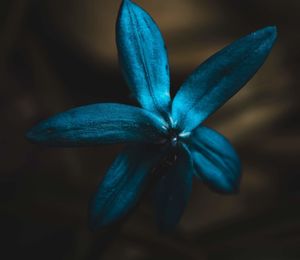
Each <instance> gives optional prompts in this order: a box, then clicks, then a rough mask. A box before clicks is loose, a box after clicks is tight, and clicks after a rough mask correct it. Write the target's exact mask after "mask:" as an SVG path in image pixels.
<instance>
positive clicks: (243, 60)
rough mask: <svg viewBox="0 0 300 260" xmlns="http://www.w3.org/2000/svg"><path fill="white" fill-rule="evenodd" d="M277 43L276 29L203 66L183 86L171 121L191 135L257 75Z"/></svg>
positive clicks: (264, 31) (258, 34) (227, 50)
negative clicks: (190, 132)
mask: <svg viewBox="0 0 300 260" xmlns="http://www.w3.org/2000/svg"><path fill="white" fill-rule="evenodd" d="M275 39H276V28H275V27H266V28H264V29H261V30H259V31H256V32H254V33H251V34H249V35H247V36H245V37H243V38H241V39H239V40H237V41H235V42H234V43H232V44H230V45H229V46H227V47H225V48H224V49H222V50H221V51H219V52H217V53H216V54H215V55H213V56H212V57H211V58H209V59H208V60H206V61H205V62H204V63H203V64H201V65H200V66H199V67H198V68H197V69H196V70H195V71H194V72H193V73H192V74H191V76H190V77H189V78H188V79H187V80H186V81H185V82H184V83H183V85H182V87H181V88H180V90H179V91H178V93H177V95H176V96H175V99H174V102H173V105H172V117H173V120H174V121H175V122H176V123H177V125H178V127H179V128H181V129H182V130H186V131H191V130H193V129H194V128H195V127H197V126H198V125H199V124H200V123H201V122H203V121H204V120H205V119H206V118H207V117H208V116H209V115H210V114H211V113H213V112H214V111H215V110H217V109H218V108H219V107H220V106H221V105H223V104H224V103H225V102H226V101H227V100H228V99H229V98H230V97H231V96H233V95H234V94H235V93H236V92H237V91H238V90H239V89H240V88H241V87H243V86H244V85H245V84H246V83H247V81H248V80H250V78H251V77H252V76H253V75H254V74H255V73H256V71H257V70H258V69H259V68H260V66H261V65H262V64H263V63H264V61H265V59H266V58H267V56H268V54H269V52H270V50H271V48H272V46H273V44H274V42H275Z"/></svg>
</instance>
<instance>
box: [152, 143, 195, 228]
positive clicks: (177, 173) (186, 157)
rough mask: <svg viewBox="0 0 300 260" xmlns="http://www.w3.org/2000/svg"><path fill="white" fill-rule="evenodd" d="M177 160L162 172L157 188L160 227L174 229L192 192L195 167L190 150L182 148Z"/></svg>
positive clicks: (158, 222) (157, 211)
mask: <svg viewBox="0 0 300 260" xmlns="http://www.w3.org/2000/svg"><path fill="white" fill-rule="evenodd" d="M175 156H176V159H175V162H173V165H172V166H171V167H170V168H169V169H168V170H167V171H166V172H161V173H159V174H161V176H159V182H158V184H157V187H156V189H155V193H154V195H155V198H154V199H155V206H156V220H157V224H158V226H159V229H160V230H162V231H172V230H174V228H175V227H176V225H177V223H178V222H179V221H180V218H181V216H182V214H183V212H184V209H185V207H186V205H187V202H188V199H189V197H190V194H191V192H192V180H193V167H192V161H191V158H190V154H189V152H188V151H187V150H186V149H185V148H183V147H182V148H181V149H180V150H179V151H178V153H176V155H175Z"/></svg>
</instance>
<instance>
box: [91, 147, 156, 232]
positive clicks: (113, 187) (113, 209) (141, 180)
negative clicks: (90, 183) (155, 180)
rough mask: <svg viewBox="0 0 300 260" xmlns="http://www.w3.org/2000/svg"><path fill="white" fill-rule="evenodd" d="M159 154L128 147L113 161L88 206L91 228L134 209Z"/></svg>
mask: <svg viewBox="0 0 300 260" xmlns="http://www.w3.org/2000/svg"><path fill="white" fill-rule="evenodd" d="M160 156H161V154H160V153H159V152H158V151H157V150H156V149H153V147H151V146H148V147H145V146H141V145H136V146H133V145H130V146H127V147H126V148H125V149H124V151H123V152H122V153H121V154H120V155H119V156H118V157H117V158H116V159H115V161H114V162H113V164H112V166H111V167H110V169H109V170H108V171H107V173H106V175H105V176H104V179H103V180H102V182H101V183H100V184H99V186H98V188H97V191H96V193H95V195H94V196H93V198H92V200H91V204H90V225H91V227H92V228H93V229H96V228H100V227H103V226H107V225H109V224H111V223H113V222H115V221H117V220H119V219H120V218H121V217H123V216H125V215H126V213H127V212H128V211H129V210H130V209H131V208H133V207H134V206H135V204H136V202H137V199H138V198H139V196H140V194H141V192H142V191H143V188H144V185H145V183H146V180H147V179H148V176H149V173H150V172H151V170H152V169H153V167H154V166H155V165H156V163H157V162H158V160H159V159H160Z"/></svg>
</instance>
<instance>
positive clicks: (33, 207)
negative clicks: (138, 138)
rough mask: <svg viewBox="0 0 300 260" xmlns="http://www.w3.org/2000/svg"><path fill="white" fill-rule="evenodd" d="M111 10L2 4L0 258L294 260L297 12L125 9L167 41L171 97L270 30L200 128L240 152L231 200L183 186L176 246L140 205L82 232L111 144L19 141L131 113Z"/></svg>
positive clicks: (172, 6)
mask: <svg viewBox="0 0 300 260" xmlns="http://www.w3.org/2000/svg"><path fill="white" fill-rule="evenodd" d="M120 2H121V1H120V0H85V1H79V0H43V1H34V0H2V1H1V2H0V77H1V81H0V100H1V102H0V107H1V109H0V115H1V134H0V144H1V146H0V147H1V148H0V149H1V150H0V151H1V161H0V174H1V175H0V178H1V186H0V193H1V196H0V203H1V207H0V233H1V236H2V242H1V246H2V247H3V249H1V251H0V258H1V259H3V260H6V259H20V258H21V257H22V258H23V259H27V258H28V259H57V260H60V259H63V260H69V259H70V260H77V259H78V260H85V259H88V260H93V259H128V260H137V259H143V260H144V259H145V260H146V259H199V260H207V259H208V260H214V259H220V258H221V259H224V260H225V259H231V260H252V259H255V260H260V259H263V260H269V259H270V260H290V259H293V260H294V259H300V170H299V169H300V158H299V155H300V135H299V130H300V121H299V112H300V105H299V94H300V91H299V89H300V88H299V79H300V78H299V71H298V68H299V64H300V57H299V56H300V55H299V54H300V51H299V50H300V48H299V46H300V34H299V25H300V23H299V20H298V19H299V11H300V1H297V0H286V1H284V2H283V1H271V0H243V1H240V0H227V1H218V0H164V1H159V0H152V1H147V0H140V1H138V0H137V1H136V2H137V3H138V4H140V5H141V6H143V7H144V8H145V9H146V10H147V11H148V12H149V13H150V14H151V15H152V16H153V18H154V19H155V21H156V22H157V23H158V24H159V26H160V28H161V31H162V33H163V35H164V37H165V40H166V44H167V47H168V51H169V59H170V67H171V75H172V76H171V77H172V78H171V80H172V91H173V94H174V93H175V91H176V90H177V89H178V87H179V86H180V84H181V83H182V81H183V80H184V79H185V78H186V76H187V75H188V74H189V73H190V72H191V71H192V70H193V69H194V68H195V67H196V66H197V65H198V64H199V63H201V62H202V61H204V60H205V59H206V58H207V57H209V56H210V55H212V54H213V53H214V52H216V51H217V50H219V49H220V48H222V47H224V46H225V45H226V44H228V43H230V42H232V41H233V40H235V39H237V38H239V37H241V36H243V35H246V34H248V33H250V32H252V31H255V30H257V29H259V28H262V27H264V26H268V25H277V26H278V31H279V32H278V35H279V39H278V42H277V44H276V46H275V48H274V49H273V51H272V53H271V55H270V57H269V58H268V60H267V62H266V63H265V65H264V66H263V67H262V69H261V70H260V71H259V73H257V75H256V76H255V77H254V78H253V79H252V80H251V82H249V83H248V84H247V86H246V87H245V88H244V89H243V90H242V91H240V92H239V93H238V94H237V95H236V96H235V97H234V98H232V99H231V100H230V102H228V103H227V104H226V105H225V106H224V107H222V108H221V109H220V110H219V111H218V112H217V113H215V114H214V115H213V116H212V117H211V118H210V119H209V120H208V121H207V122H206V124H207V125H209V126H211V127H214V128H215V129H217V130H218V131H220V132H221V133H223V134H224V135H225V136H227V137H228V138H229V139H230V140H231V141H232V143H233V144H234V146H235V147H236V149H237V150H238V152H239V155H240V157H241V160H242V163H243V179H242V183H241V191H240V193H239V194H238V195H234V196H222V195H218V194H215V193H213V192H211V191H210V190H208V189H207V188H206V187H205V186H204V185H202V184H201V183H199V182H197V181H195V183H194V186H193V194H192V197H191V200H190V203H189V205H188V208H187V209H186V212H185V214H184V217H183V219H182V221H181V223H180V225H179V226H178V228H177V230H176V232H175V233H174V234H171V235H162V234H159V233H158V232H157V229H156V227H155V223H154V218H153V211H152V206H151V204H150V203H149V200H148V199H147V198H143V199H142V200H141V202H140V204H139V205H138V208H137V209H136V210H135V211H134V213H133V214H132V215H131V216H130V217H128V218H127V219H125V220H124V221H122V223H121V224H120V225H116V227H113V228H110V229H109V230H104V231H100V232H96V233H92V232H91V231H90V230H89V229H88V226H87V208H88V201H89V198H90V195H91V194H92V193H93V192H94V191H95V188H96V185H97V184H98V182H99V181H100V180H101V178H102V177H103V175H104V173H105V170H106V169H107V167H108V166H109V165H110V163H111V162H112V161H113V159H114V157H115V156H116V154H117V153H118V152H119V151H120V150H121V148H122V146H121V145H110V146H100V147H91V148H74V149H58V148H47V147H40V146H37V145H32V144H30V143H28V142H27V141H26V140H25V139H24V133H25V131H26V130H27V129H29V128H30V127H31V126H33V125H34V124H35V123H37V122H38V121H39V120H41V119H44V118H46V117H48V116H50V115H52V114H54V113H57V112H61V111H63V110H66V109H68V108H71V107H75V106H80V105H84V104H89V103H95V102H122V103H128V104H132V103H133V100H131V99H130V98H129V91H128V89H127V87H126V85H125V82H124V80H123V79H122V76H121V72H120V69H119V68H118V61H117V52H116V47H115V36H114V28H115V21H116V17H117V12H118V8H119V5H120Z"/></svg>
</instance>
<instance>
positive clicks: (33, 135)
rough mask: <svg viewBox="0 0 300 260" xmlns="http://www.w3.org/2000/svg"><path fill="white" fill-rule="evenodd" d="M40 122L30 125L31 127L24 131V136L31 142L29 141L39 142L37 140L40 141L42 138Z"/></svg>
mask: <svg viewBox="0 0 300 260" xmlns="http://www.w3.org/2000/svg"><path fill="white" fill-rule="evenodd" d="M40 128H41V127H40V124H38V125H36V126H34V127H32V128H31V129H29V130H28V131H27V132H26V133H25V138H26V139H27V140H28V141H29V142H31V143H35V144H36V143H39V142H42V140H43V138H42V137H43V134H42V132H43V131H41V129H40Z"/></svg>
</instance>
